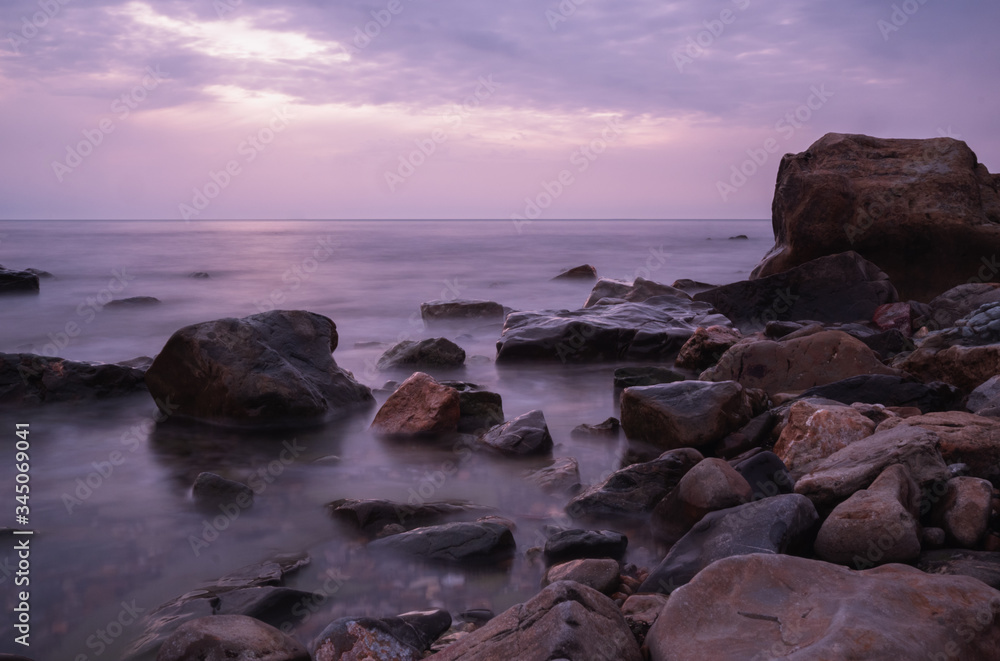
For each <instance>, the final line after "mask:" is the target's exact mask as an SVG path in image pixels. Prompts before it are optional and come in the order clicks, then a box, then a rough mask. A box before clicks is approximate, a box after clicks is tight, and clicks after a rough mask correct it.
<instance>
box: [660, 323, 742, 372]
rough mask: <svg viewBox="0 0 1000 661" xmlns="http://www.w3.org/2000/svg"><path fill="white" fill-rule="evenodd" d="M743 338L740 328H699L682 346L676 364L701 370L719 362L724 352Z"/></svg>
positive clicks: (683, 367)
mask: <svg viewBox="0 0 1000 661" xmlns="http://www.w3.org/2000/svg"><path fill="white" fill-rule="evenodd" d="M741 339H743V336H742V335H741V334H740V332H739V331H738V330H735V329H732V328H725V327H723V326H709V327H708V328H698V329H696V330H695V332H694V335H692V336H691V337H690V338H688V341H687V342H685V343H684V346H683V347H681V350H680V352H679V353H678V354H677V360H675V361H674V364H675V365H677V367H680V368H682V369H690V370H696V371H698V372H701V371H703V370H706V369H708V368H709V367H711V366H712V365H714V364H716V363H717V362H719V358H721V357H722V354H724V353H726V351H728V350H729V347H731V346H733V345H734V344H736V343H737V342H739V341H740V340H741Z"/></svg>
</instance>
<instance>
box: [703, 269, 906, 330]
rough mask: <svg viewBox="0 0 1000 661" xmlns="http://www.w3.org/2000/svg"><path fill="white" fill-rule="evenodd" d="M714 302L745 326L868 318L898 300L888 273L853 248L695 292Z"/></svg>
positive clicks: (720, 309)
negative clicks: (774, 322)
mask: <svg viewBox="0 0 1000 661" xmlns="http://www.w3.org/2000/svg"><path fill="white" fill-rule="evenodd" d="M694 300H696V301H705V302H706V303H711V304H712V306H714V307H715V309H716V310H718V311H719V312H721V313H722V314H724V315H726V317H728V318H729V319H730V320H732V322H733V323H734V324H735V325H736V327H737V328H739V329H740V330H741V331H743V332H754V331H759V330H763V328H764V326H766V325H767V323H768V322H771V321H799V320H801V319H810V320H813V321H819V322H823V323H830V324H833V323H850V322H855V321H868V320H869V319H871V318H872V315H873V314H874V313H875V310H877V309H878V308H879V306H881V305H884V304H886V303H894V302H895V301H897V300H898V297H897V295H896V289H895V287H893V285H892V283H891V282H889V278H888V276H886V274H885V273H883V272H882V271H880V270H879V268H878V267H877V266H875V265H874V264H872V263H871V262H869V261H868V260H866V259H864V258H863V257H861V256H860V255H858V254H857V253H855V252H844V253H841V254H839V255H829V256H826V257H820V258H819V259H814V260H812V261H809V262H807V263H805V264H801V265H800V266H796V267H795V268H791V269H789V270H787V271H785V272H783V273H775V274H774V275H770V276H768V277H765V278H758V279H756V280H744V281H742V282H734V283H732V284H730V285H723V286H721V287H716V288H715V289H709V290H708V291H704V292H701V293H700V294H695V295H694Z"/></svg>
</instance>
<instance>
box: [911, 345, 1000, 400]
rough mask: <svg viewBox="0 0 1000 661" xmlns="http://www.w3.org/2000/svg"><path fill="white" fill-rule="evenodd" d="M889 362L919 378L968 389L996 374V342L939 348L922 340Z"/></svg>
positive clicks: (999, 366) (999, 348) (999, 360)
mask: <svg viewBox="0 0 1000 661" xmlns="http://www.w3.org/2000/svg"><path fill="white" fill-rule="evenodd" d="M893 364H894V366H895V367H897V368H899V369H901V370H904V371H906V372H909V373H910V374H912V375H913V376H915V377H917V378H918V379H920V380H922V381H925V382H930V381H944V382H945V383H947V384H949V385H952V386H955V387H956V388H958V389H959V390H962V391H964V392H972V391H973V390H975V389H976V388H978V387H979V386H981V385H982V384H983V383H985V382H986V381H988V380H989V379H991V378H993V377H994V376H996V375H997V374H1000V344H988V345H986V346H972V347H966V346H949V347H945V348H940V347H936V346H932V345H930V344H929V343H926V342H925V343H924V345H923V346H921V347H920V348H919V349H917V350H916V351H914V352H913V353H911V354H909V355H907V356H906V357H905V358H904V359H903V360H900V361H895V362H894V363H893Z"/></svg>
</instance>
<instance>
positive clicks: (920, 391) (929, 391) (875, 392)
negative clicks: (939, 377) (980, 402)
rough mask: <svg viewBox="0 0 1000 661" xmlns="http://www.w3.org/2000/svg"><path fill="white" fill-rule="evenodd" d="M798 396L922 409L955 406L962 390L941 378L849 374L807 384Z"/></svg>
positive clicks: (932, 410)
mask: <svg viewBox="0 0 1000 661" xmlns="http://www.w3.org/2000/svg"><path fill="white" fill-rule="evenodd" d="M801 397H802V398H803V399H808V398H811V397H821V398H823V399H832V400H834V401H836V402H841V403H842V404H847V405H851V404H853V403H855V402H862V403H865V404H882V405H883V406H913V407H916V408H918V409H920V411H921V412H922V413H933V412H935V411H951V410H955V409H956V408H958V406H959V405H960V404H961V401H962V393H961V392H959V390H958V388H956V387H955V386H950V385H948V384H947V383H942V382H941V381H933V382H931V383H922V382H920V381H917V380H916V379H914V378H912V377H908V376H896V375H893V374H861V375H859V376H852V377H849V378H847V379H843V380H841V381H835V382H833V383H829V384H826V385H822V386H816V387H814V388H810V389H809V390H806V391H805V392H803V393H802V395H801Z"/></svg>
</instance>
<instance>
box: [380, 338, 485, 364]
mask: <svg viewBox="0 0 1000 661" xmlns="http://www.w3.org/2000/svg"><path fill="white" fill-rule="evenodd" d="M464 364H465V350H464V349H462V347H460V346H458V345H457V344H455V343H454V342H452V341H451V340H449V339H446V338H443V337H435V338H431V339H427V340H420V341H419V342H418V341H415V340H405V341H403V342H400V343H399V344H397V345H396V346H394V347H392V348H391V349H389V350H388V351H386V352H385V353H384V354H382V356H381V357H380V358H379V359H378V363H377V367H378V368H379V369H380V370H387V369H392V368H396V367H411V366H412V367H441V368H454V367H461V366H462V365H464Z"/></svg>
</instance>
